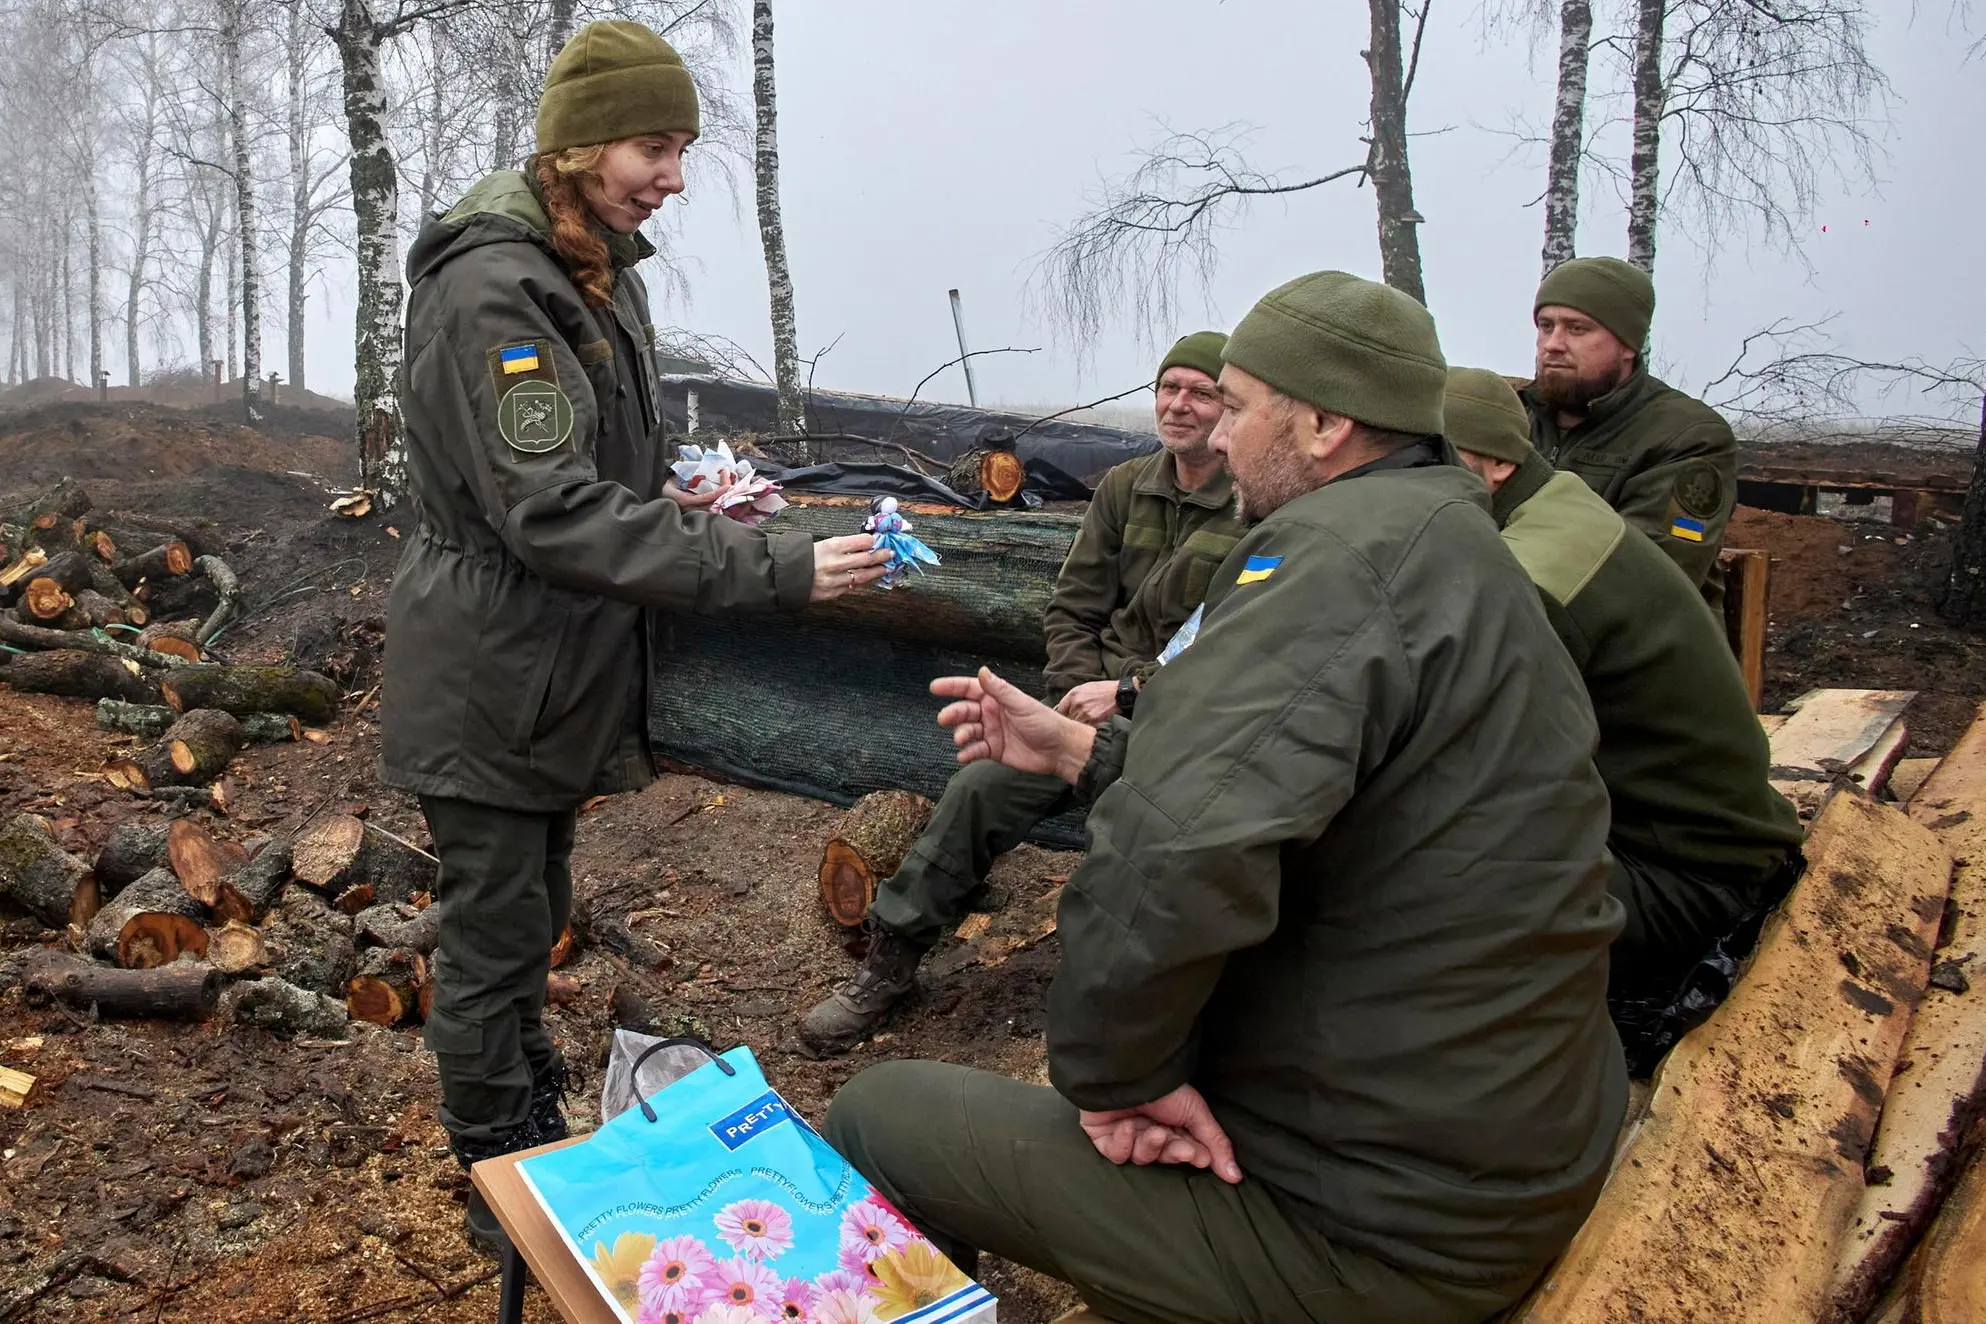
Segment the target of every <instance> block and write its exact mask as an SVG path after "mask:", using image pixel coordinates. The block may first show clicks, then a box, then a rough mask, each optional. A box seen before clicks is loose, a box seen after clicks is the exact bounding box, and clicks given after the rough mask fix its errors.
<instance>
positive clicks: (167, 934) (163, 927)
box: [117, 910, 207, 970]
mask: <svg viewBox="0 0 1986 1324" xmlns="http://www.w3.org/2000/svg"><path fill="white" fill-rule="evenodd" d="M187 953H191V954H192V955H194V956H198V957H204V956H205V955H206V954H207V930H205V929H203V928H201V927H200V925H199V924H197V923H196V922H194V921H193V920H190V919H188V918H187V917H186V916H184V915H174V914H171V913H170V912H167V911H161V910H146V911H140V912H139V913H138V914H136V915H133V916H132V917H131V918H130V919H127V920H125V921H124V927H123V928H121V929H119V930H118V931H117V963H118V964H119V965H120V966H122V967H124V968H125V969H126V970H156V969H157V968H158V967H160V966H162V965H171V964H172V963H173V962H174V961H177V960H178V959H179V958H180V956H181V955H183V954H187Z"/></svg>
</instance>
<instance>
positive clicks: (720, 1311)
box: [696, 1301, 765, 1324]
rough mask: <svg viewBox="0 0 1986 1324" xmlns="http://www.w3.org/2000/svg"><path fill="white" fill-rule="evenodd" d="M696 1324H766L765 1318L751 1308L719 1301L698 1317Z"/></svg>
mask: <svg viewBox="0 0 1986 1324" xmlns="http://www.w3.org/2000/svg"><path fill="white" fill-rule="evenodd" d="M696 1324H765V1316H764V1315H761V1314H760V1313H759V1312H758V1311H756V1310H753V1309H752V1308H751V1307H749V1306H734V1305H732V1304H731V1303H730V1302H728V1301H719V1302H718V1303H717V1304H716V1305H714V1306H710V1307H708V1308H706V1309H705V1310H704V1312H703V1313H702V1314H701V1315H698V1316H697V1317H696Z"/></svg>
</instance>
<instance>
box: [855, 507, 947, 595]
mask: <svg viewBox="0 0 1986 1324" xmlns="http://www.w3.org/2000/svg"><path fill="white" fill-rule="evenodd" d="M862 531H863V532H864V533H873V534H875V535H876V546H878V547H886V548H888V549H889V552H890V561H889V565H888V567H887V568H886V569H884V571H883V577H882V578H881V579H880V580H878V581H877V583H879V584H881V585H882V586H883V587H884V588H895V587H896V586H897V585H898V584H901V583H902V582H903V581H904V580H906V579H908V578H909V577H910V572H911V571H912V570H915V571H917V573H918V574H920V575H921V574H923V573H924V567H923V566H920V565H918V564H917V563H918V562H919V561H922V562H924V563H925V564H926V565H937V564H938V554H937V553H936V552H934V551H932V550H931V549H930V548H929V547H926V546H925V545H924V544H923V543H922V542H919V541H918V540H917V539H916V538H914V537H912V536H911V533H910V521H909V520H907V519H905V518H904V517H903V516H901V515H899V514H897V513H896V498H895V497H887V496H886V497H877V498H876V499H875V500H874V501H871V502H870V503H869V518H868V519H866V520H864V521H863V522H862Z"/></svg>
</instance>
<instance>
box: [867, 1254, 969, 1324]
mask: <svg viewBox="0 0 1986 1324" xmlns="http://www.w3.org/2000/svg"><path fill="white" fill-rule="evenodd" d="M869 1271H870V1272H871V1273H873V1274H875V1275H876V1285H875V1286H873V1287H871V1288H870V1289H869V1291H870V1292H872V1293H873V1294H874V1295H875V1298H876V1313H877V1314H878V1315H880V1316H882V1318H884V1319H886V1320H888V1319H897V1318H900V1317H902V1316H904V1315H908V1314H909V1313H910V1312H911V1311H913V1310H922V1309H923V1308H924V1307H925V1306H928V1305H934V1304H936V1303H937V1302H939V1301H943V1300H944V1299H945V1298H946V1297H948V1296H950V1295H951V1294H952V1293H953V1292H956V1291H958V1290H959V1289H960V1288H961V1287H967V1286H970V1285H971V1283H972V1280H971V1279H970V1278H967V1277H966V1276H965V1275H964V1274H962V1273H960V1272H959V1271H958V1269H957V1267H956V1266H954V1265H953V1264H952V1262H951V1261H950V1260H948V1259H946V1258H945V1257H944V1256H943V1255H940V1254H939V1253H938V1248H937V1247H936V1246H933V1245H932V1244H931V1243H930V1242H928V1241H925V1240H924V1239H923V1238H921V1237H920V1238H918V1239H917V1240H916V1241H913V1242H911V1243H910V1244H909V1245H907V1246H905V1247H904V1248H903V1249H902V1250H896V1251H891V1252H890V1253H889V1254H887V1255H879V1256H877V1257H876V1259H875V1261H874V1262H873V1263H871V1264H870V1265H869Z"/></svg>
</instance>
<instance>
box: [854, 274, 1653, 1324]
mask: <svg viewBox="0 0 1986 1324" xmlns="http://www.w3.org/2000/svg"><path fill="white" fill-rule="evenodd" d="M1225 358H1226V365H1225V367H1224V369H1223V371H1222V373H1221V379H1220V385H1221V394H1222V397H1223V400H1224V402H1225V405H1226V410H1225V412H1224V414H1223V419H1222V422H1221V424H1220V427H1219V430H1218V431H1217V432H1216V434H1215V446H1216V449H1219V450H1222V451H1225V452H1226V454H1227V456H1228V460H1229V464H1230V466H1231V469H1232V471H1233V474H1234V480H1235V484H1236V487H1237V489H1238V491H1239V493H1240V497H1241V500H1242V502H1243V504H1244V506H1245V507H1246V508H1247V511H1248V513H1249V515H1250V516H1251V517H1252V518H1253V519H1254V520H1255V523H1254V524H1253V526H1252V527H1251V528H1250V529H1249V530H1248V531H1247V533H1246V534H1245V535H1244V536H1243V537H1242V539H1241V541H1240V543H1239V545H1237V546H1236V547H1235V549H1234V552H1233V554H1232V555H1230V556H1229V557H1228V559H1227V561H1226V563H1225V564H1224V565H1223V566H1222V567H1221V570H1220V573H1219V574H1217V575H1216V576H1215V577H1214V581H1213V583H1212V585H1211V586H1210V587H1209V589H1208V592H1207V599H1206V603H1205V605H1204V607H1203V609H1202V612H1201V616H1200V624H1199V628H1198V631H1197V634H1195V635H1194V636H1193V637H1192V638H1191V640H1190V642H1188V641H1175V642H1174V643H1173V644H1172V645H1171V646H1169V647H1168V648H1167V650H1166V652H1165V653H1164V654H1162V656H1164V657H1165V658H1166V661H1165V663H1164V665H1163V666H1161V667H1160V668H1159V669H1158V670H1157V672H1156V673H1155V674H1154V675H1153V676H1152V677H1151V678H1150V679H1149V680H1148V681H1147V682H1146V684H1145V687H1144V692H1143V695H1142V697H1141V698H1140V700H1139V706H1138V712H1137V716H1136V718H1135V719H1134V720H1132V721H1129V722H1127V721H1125V720H1124V719H1123V718H1121V717H1118V718H1113V719H1112V720H1111V721H1109V722H1108V723H1106V724H1104V725H1103V726H1102V727H1101V728H1100V729H1099V728H1096V727H1092V726H1089V725H1086V724H1084V723H1080V722H1075V721H1070V720H1068V719H1066V718H1064V717H1061V716H1059V715H1057V714H1056V713H1054V712H1053V711H1052V710H1050V709H1048V708H1047V707H1046V706H1045V705H1043V704H1040V703H1037V702H1036V701H1034V700H1033V699H1031V698H1029V697H1028V696H1027V695H1025V694H1023V693H1021V692H1020V691H1019V690H1017V689H1016V688H1015V687H1013V686H1012V685H1009V684H1007V683H1006V682H1004V681H1003V680H1001V679H1000V678H999V677H997V676H995V675H994V674H993V673H992V672H990V671H981V672H980V673H979V674H978V675H977V676H975V677H963V676H961V677H951V678H947V679H944V680H940V681H938V682H936V683H935V684H934V685H933V689H934V691H936V692H938V693H940V694H941V695H944V696H946V697H948V698H951V699H952V700H954V701H955V702H953V703H952V705H951V706H950V707H948V708H947V709H945V710H944V712H943V713H942V714H941V716H940V721H941V722H942V723H943V724H945V725H948V726H951V727H952V728H953V738H954V740H955V741H956V742H957V743H958V745H959V747H960V750H961V753H960V757H961V758H962V759H965V760H967V761H968V767H977V766H979V765H980V764H981V763H983V762H990V761H994V760H996V759H997V761H998V763H999V765H1000V766H1002V767H1006V768H1009V769H1012V770H1015V771H1025V772H1028V773H1029V774H1031V775H1038V776H1043V777H1048V776H1053V777H1057V778H1059V779H1060V780H1061V781H1062V782H1063V784H1064V785H1066V786H1068V787H1069V788H1070V789H1071V790H1072V791H1073V793H1074V794H1076V795H1078V796H1080V797H1082V798H1084V799H1086V800H1089V801H1091V802H1092V803H1093V808H1092V809H1091V811H1090V816H1089V824H1088V837H1089V843H1088V844H1089V850H1088V853H1087V855H1086V856H1085V857H1084V859H1083V862H1082V865H1081V867H1080V868H1079V869H1078V870H1077V871H1076V873H1075V874H1074V875H1073V876H1072V877H1071V878H1070V880H1069V882H1068V884H1067V886H1066V887H1065V888H1064V889H1063V892H1062V900H1061V906H1060V910H1059V928H1058V931H1057V932H1058V937H1059V940H1060V942H1061V947H1062V960H1061V965H1060V967H1059V969H1058V970H1057V972H1056V975H1055V982H1054V985H1053V986H1052V987H1051V988H1050V990H1049V995H1048V1017H1047V1046H1048V1077H1049V1082H1050V1083H1049V1084H1034V1083H1029V1082H1024V1081H1019V1080H1010V1079H1008V1078H1006V1077H1003V1076H999V1075H995V1074H993V1073H991V1072H985V1071H972V1070H968V1069H966V1068H964V1067H960V1066H954V1065H949V1064H945V1063H938V1062H911V1061H898V1062H888V1063H884V1064H882V1065H880V1066H875V1067H871V1068H870V1069H869V1070H868V1071H866V1072H864V1073H863V1074H861V1075H859V1076H857V1077H856V1078H855V1079H853V1080H852V1081H850V1082H849V1083H848V1084H847V1085H846V1086H844V1087H843V1088H842V1090H841V1092H840V1094H839V1095H838V1096H837V1097H836V1098H835V1100H834V1103H833V1104H832V1106H831V1107H830V1108H829V1110H828V1119H827V1128H828V1134H829V1136H830V1138H831V1139H832V1140H833V1142H834V1143H835V1145H836V1146H837V1147H838V1148H839V1149H840V1150H841V1152H842V1153H844V1154H846V1155H848V1156H849V1158H850V1160H851V1161H853V1162H854V1164H855V1165H856V1167H858V1168H859V1169H860V1170H861V1171H862V1172H863V1174H864V1175H865V1176H867V1177H868V1178H869V1179H870V1180H871V1181H873V1182H874V1183H876V1185H877V1186H878V1187H879V1188H880V1189H881V1190H882V1192H883V1193H884V1195H885V1196H886V1197H887V1198H888V1199H889V1200H890V1201H891V1202H893V1203H894V1204H895V1206H896V1207H897V1208H898V1209H900V1210H902V1211H903V1213H904V1214H905V1215H906V1216H907V1217H908V1218H910V1219H911V1220H912V1221H913V1222H915V1223H916V1224H917V1226H918V1227H919V1228H921V1229H922V1230H924V1231H925V1232H926V1233H928V1234H929V1235H930V1236H931V1237H932V1238H933V1239H934V1240H935V1241H937V1242H938V1244H939V1246H940V1248H941V1249H943V1250H944V1251H946V1252H947V1253H948V1254H950V1255H951V1256H952V1257H953V1259H954V1260H955V1261H956V1262H957V1263H959V1264H961V1265H969V1264H970V1263H971V1262H972V1257H973V1256H974V1254H975V1253H976V1252H978V1251H981V1250H985V1251H991V1252H993V1253H994V1254H997V1255H1000V1256H1001V1257H1003V1258H1005V1259H1008V1260H1012V1261H1015V1262H1017V1263H1020V1264H1024V1265H1026V1266H1028V1267H1029V1268H1032V1269H1035V1270H1038V1271H1040V1272H1043V1273H1047V1274H1051V1275H1053V1276H1056V1277H1059V1278H1061V1279H1064V1280H1065V1281H1068V1282H1070V1283H1073V1284H1074V1285H1075V1287H1076V1290H1077V1291H1078V1292H1079V1293H1080V1294H1081V1296H1082V1297H1083V1299H1084V1300H1085V1301H1086V1302H1087V1303H1088V1305H1089V1306H1090V1308H1091V1309H1092V1310H1094V1311H1095V1312H1096V1314H1097V1315H1098V1316H1099V1317H1102V1318H1107V1319H1110V1320H1112V1321H1118V1322H1119V1324H1186V1322H1187V1321H1195V1322H1197V1321H1206V1320H1223V1321H1230V1322H1231V1324H1300V1322H1301V1321H1312V1322H1325V1321H1328V1322H1330V1324H1409V1322H1411V1324H1481V1321H1483V1320H1486V1319H1489V1318H1492V1317H1495V1316H1497V1315H1498V1313H1499V1312H1501V1311H1504V1310H1506V1309H1508V1308H1509V1307H1510V1306H1511V1305H1512V1304H1514V1303H1515V1302H1516V1301H1517V1300H1518V1299H1519V1298H1520V1297H1522V1296H1523V1295H1524V1293H1525V1292H1526V1291H1527V1290H1528V1289H1529V1287H1530V1286H1531V1284H1532V1283H1533V1282H1534V1281H1536V1279H1537V1277H1538V1275H1539V1274H1540V1273H1542V1272H1543V1271H1544V1269H1545V1268H1546V1266H1547V1265H1548V1264H1550V1263H1551V1261H1552V1259H1553V1257H1555V1256H1556V1255H1557V1254H1559V1252H1561V1251H1562V1250H1563V1249H1564V1248H1565V1246H1566V1244H1567V1243H1568V1242H1569V1241H1570V1240H1571V1238H1572V1235H1573V1233H1574V1232H1575V1231H1577V1230H1578V1228H1579V1225H1580V1223H1581V1222H1582V1221H1583V1220H1584V1218H1585V1216H1586V1214H1587V1212H1588V1211H1589V1210H1590V1209H1591V1208H1592V1206H1593V1203H1594V1201H1595V1199H1596V1198H1597V1197H1598V1195H1599V1191H1600V1186H1601V1183H1602V1182H1603V1181H1604V1180H1605V1178H1606V1173H1607V1167H1608V1162H1609V1160H1610V1158H1611V1157H1612V1153H1613V1145H1614V1137H1615V1133H1616V1131H1617V1129H1618V1127H1619V1125H1620V1119H1621V1115H1622V1112H1623V1109H1624V1107H1625V1103H1626V1095H1627V1080H1626V1075H1625V1072H1624V1071H1623V1070H1622V1066H1621V1059H1620V1043H1619V1041H1618V1040H1617V1039H1616V1038H1615V1035H1614V1031H1613V1027H1612V1025H1611V1024H1610V1023H1609V1022H1608V1019H1607V1010H1606V1001H1605V993H1606V981H1607V947H1608V944H1609V943H1610V942H1611V940H1612V939H1613V937H1614V935H1615V934H1616V933H1617V932H1618V931H1619V928H1620V923H1621V911H1620V906H1619V903H1617V902H1616V901H1614V900H1613V899H1612V898H1611V897H1610V896H1609V895H1608V894H1607V890H1606V877H1607V853H1606V835H1607V797H1606V790H1605V788H1604V787H1603V786H1602V785H1601V782H1600V778H1599V775H1598V774H1597V773H1596V772H1595V771H1594V769H1593V762H1592V750H1593V742H1594V736H1595V733H1594V727H1593V714H1592V709H1591V708H1590V706H1589V705H1588V704H1587V701H1586V698H1585V694H1584V691H1583V687H1582V686H1581V685H1580V682H1579V675H1578V673H1577V671H1575V670H1574V668H1573V665H1572V662H1571V660H1570V659H1569V658H1568V657H1567V656H1566V652H1565V650H1564V649H1563V648H1562V647H1560V646H1559V643H1558V641H1557V639H1556V638H1554V637H1553V634H1552V630H1551V626H1550V624H1549V623H1548V622H1547V621H1546V618H1545V609H1544V605H1543V603H1542V601H1541V600H1540V598H1539V595H1538V592H1537V589H1536V588H1535V587H1534V586H1533V585H1532V583H1531V581H1530V580H1529V579H1528V578H1527V577H1526V576H1525V574H1524V571H1523V569H1522V568H1521V567H1520V566H1519V565H1518V564H1517V562H1516V560H1515V559H1514V558H1513V557H1512V556H1511V555H1510V553H1509V552H1508V551H1507V550H1506V549H1505V548H1504V546H1503V543H1502V542H1501V540H1500V539H1499V538H1498V537H1497V532H1496V526H1495V525H1494V524H1493V523H1492V522H1491V521H1490V518H1489V515H1488V512H1487V505H1488V499H1487V494H1486V493H1485V492H1484V490H1483V485H1482V483H1481V482H1480V481H1478V480H1477V479H1476V478H1475V477H1474V475H1472V474H1470V473H1469V472H1468V471H1467V470H1465V469H1463V468H1462V467H1461V466H1460V465H1459V464H1456V463H1454V461H1453V459H1452V452H1450V451H1449V449H1448V448H1447V446H1446V445H1445V443H1443V442H1442V441H1441V439H1440V437H1439V436H1438V435H1436V434H1438V433H1439V432H1440V430H1441V427H1442V419H1443V395H1444V390H1445V387H1446V383H1447V372H1446V366H1445V363H1444V360H1443V358H1442V354H1441V346H1440V342H1439V340H1438V338H1437V337H1436V335H1435V328H1434V322H1433V319H1432V318H1430V317H1429V315H1428V313H1427V310H1426V309H1424V308H1422V307H1421V306H1420V305H1419V304H1418V303H1415V302H1414V301H1413V300H1412V299H1409V298H1408V297H1406V296H1405V295H1403V294H1400V293H1398V292H1396V291H1393V290H1390V289H1386V288H1385V287H1383V286H1378V285H1375V284H1373V283H1371V282H1369V281H1363V280H1359V279H1357V278H1355V277H1352V276H1347V275H1345V274H1343V273H1339V272H1321V273H1318V274H1316V275H1312V276H1307V277H1304V278H1302V279H1300V280H1297V281H1292V282H1290V283H1289V284H1287V285H1285V286H1283V287H1281V288H1279V289H1277V290H1275V291H1274V292H1272V293H1271V294H1269V295H1268V296H1267V297H1266V298H1264V299H1263V300H1262V301H1261V302H1260V303H1258V304H1256V306H1255V308H1254V309H1253V310H1252V311H1250V313H1249V314H1248V315H1247V316H1246V317H1244V318H1243V319H1242V321H1241V324H1240V325H1239V326H1237V327H1236V328H1235V330H1234V333H1233V336H1232V338H1231V339H1230V340H1229V341H1228V345H1227V350H1226V354H1225Z"/></svg>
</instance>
